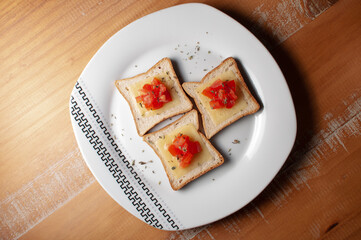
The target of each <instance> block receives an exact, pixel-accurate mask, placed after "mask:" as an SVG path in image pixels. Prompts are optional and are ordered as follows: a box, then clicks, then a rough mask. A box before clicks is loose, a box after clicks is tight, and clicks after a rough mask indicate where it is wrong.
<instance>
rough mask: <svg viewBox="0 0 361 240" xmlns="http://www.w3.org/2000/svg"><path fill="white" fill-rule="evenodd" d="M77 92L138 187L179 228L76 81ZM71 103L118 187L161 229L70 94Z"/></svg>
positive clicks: (82, 126)
mask: <svg viewBox="0 0 361 240" xmlns="http://www.w3.org/2000/svg"><path fill="white" fill-rule="evenodd" d="M75 87H76V89H77V90H78V93H79V94H80V95H81V97H82V99H83V100H84V103H85V104H86V106H87V107H88V109H89V111H90V112H92V116H93V117H94V119H95V120H96V122H97V123H98V124H99V127H100V128H101V129H102V131H103V133H104V135H105V136H106V137H107V139H108V140H109V143H110V144H111V145H112V146H113V147H114V150H115V151H116V152H117V154H118V156H119V158H120V160H121V161H122V162H123V163H124V164H125V165H126V166H127V168H128V170H129V172H130V173H131V174H132V175H133V177H134V178H135V179H136V181H137V183H138V184H139V187H141V188H142V190H143V191H144V193H145V194H146V195H147V196H148V197H149V199H150V200H151V201H152V202H153V203H154V205H155V206H156V207H157V209H158V210H159V212H160V213H161V214H162V215H163V217H164V218H165V219H166V220H167V221H168V223H169V224H170V225H171V226H172V227H173V228H174V229H176V230H178V229H179V226H178V225H177V224H176V223H175V221H174V220H173V219H172V218H171V217H170V215H169V214H168V213H167V212H166V210H165V209H164V208H163V206H162V205H161V204H160V203H159V201H158V199H157V198H156V197H155V196H154V194H153V193H152V192H151V191H150V190H149V188H148V187H147V186H146V185H145V184H144V182H143V181H142V179H141V178H140V177H139V176H138V174H137V172H136V171H135V170H134V168H133V167H132V166H131V164H130V163H129V161H128V160H127V159H126V157H125V156H124V155H123V154H122V151H121V150H120V149H119V147H118V145H117V144H116V143H115V141H114V139H113V137H112V136H111V135H110V133H109V131H108V129H107V128H106V127H105V125H104V123H103V121H102V120H101V119H100V117H99V115H98V114H97V112H96V110H95V109H94V107H93V105H92V104H91V103H90V101H89V98H88V97H87V96H86V94H85V92H84V91H83V89H82V87H81V86H80V84H79V83H78V82H77V83H76V85H75ZM71 104H72V107H71V109H72V111H71V114H72V115H73V117H74V120H75V121H76V122H77V123H78V126H79V127H80V128H81V129H82V131H83V133H84V134H85V137H86V138H87V139H88V141H89V143H90V144H91V145H92V147H93V149H94V150H95V151H96V152H97V154H98V155H99V157H100V158H101V160H102V161H103V162H104V164H105V166H106V167H107V168H108V170H109V172H110V173H111V174H112V176H113V177H114V179H115V180H116V182H117V183H118V184H119V186H120V188H121V189H122V190H123V192H124V194H126V195H127V197H128V199H129V201H130V202H131V203H132V205H133V206H134V207H135V208H136V209H137V211H138V212H139V213H140V215H141V216H142V218H143V219H144V221H145V222H146V223H148V224H149V225H151V226H154V227H157V228H159V229H163V226H162V224H160V223H159V220H158V219H156V217H155V216H154V214H153V213H152V212H151V211H150V209H149V208H148V207H147V206H146V204H145V203H144V202H143V200H142V198H141V197H140V196H139V194H138V193H137V191H136V189H134V187H133V186H132V185H131V184H130V182H129V181H128V180H127V178H126V176H125V175H124V174H123V171H122V170H121V169H120V168H119V166H118V164H117V163H116V162H115V161H114V159H113V158H112V156H111V155H110V153H109V151H108V150H107V148H106V146H105V145H104V144H103V142H102V141H101V140H100V139H99V137H98V136H97V134H96V133H95V131H94V130H93V127H92V126H91V124H90V123H89V121H88V119H87V118H86V117H85V115H84V113H83V112H82V110H81V108H80V107H79V105H78V103H77V102H76V100H75V99H74V97H73V96H71Z"/></svg>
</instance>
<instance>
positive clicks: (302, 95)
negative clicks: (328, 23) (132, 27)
mask: <svg viewBox="0 0 361 240" xmlns="http://www.w3.org/2000/svg"><path fill="white" fill-rule="evenodd" d="M219 9H220V10H221V11H223V12H224V13H226V14H228V15H229V16H231V17H232V18H234V19H235V20H237V21H238V22H239V23H241V24H242V25H243V26H245V27H246V28H247V29H249V30H250V31H251V32H252V33H253V34H254V35H255V36H256V37H257V38H258V39H259V40H260V41H261V42H262V43H263V44H264V45H265V46H266V48H267V49H268V50H269V51H270V52H271V54H272V56H273V57H274V59H275V60H276V62H277V64H278V65H279V67H280V68H281V71H282V73H283V74H284V76H285V78H286V81H287V84H288V87H289V89H290V92H291V95H292V98H293V101H294V105H295V109H296V116H297V136H296V141H295V145H294V147H293V149H292V151H291V153H290V155H289V157H288V159H287V161H286V163H285V164H284V166H283V167H282V169H281V170H280V171H279V173H278V174H277V175H276V177H275V179H273V181H272V182H271V183H270V184H269V185H268V186H267V187H266V189H265V190H263V192H262V193H260V194H259V195H258V196H257V197H256V198H255V199H254V200H253V201H252V202H250V203H249V204H248V205H246V206H245V207H244V208H242V209H241V210H239V211H238V212H236V213H234V214H232V215H231V216H230V217H228V218H232V217H235V216H234V215H236V216H237V215H239V216H241V215H243V214H245V213H250V212H252V211H255V210H257V211H259V210H258V209H256V208H255V207H256V206H261V205H263V204H266V203H267V202H269V201H270V199H271V198H272V197H274V196H276V195H278V194H280V195H284V192H283V190H282V189H283V188H284V187H285V186H289V185H290V184H292V183H290V178H292V176H295V177H297V176H296V174H297V169H298V168H299V166H300V164H301V163H302V161H303V159H304V156H303V155H304V154H302V153H303V152H304V151H305V148H306V146H307V145H308V143H309V142H310V141H311V137H312V136H313V135H314V133H315V128H314V122H315V120H314V119H315V117H314V108H313V106H312V102H313V100H312V97H311V96H312V93H311V90H310V89H309V87H308V86H307V82H306V80H307V76H305V75H304V74H303V71H302V66H300V65H299V64H297V60H296V59H295V58H294V57H293V56H292V52H291V51H288V50H287V49H286V48H285V46H284V45H282V44H279V41H278V39H275V37H274V35H273V34H272V33H271V32H268V31H267V30H264V29H262V28H261V27H260V26H259V25H258V23H257V22H253V21H251V20H249V19H247V18H245V17H244V16H241V15H239V14H238V13H235V12H233V11H232V10H231V9H225V8H219ZM275 94H277V93H275ZM284 131H287V129H284ZM270 161H272V159H270ZM226 219H227V218H226ZM214 224H220V223H219V222H216V223H214Z"/></svg>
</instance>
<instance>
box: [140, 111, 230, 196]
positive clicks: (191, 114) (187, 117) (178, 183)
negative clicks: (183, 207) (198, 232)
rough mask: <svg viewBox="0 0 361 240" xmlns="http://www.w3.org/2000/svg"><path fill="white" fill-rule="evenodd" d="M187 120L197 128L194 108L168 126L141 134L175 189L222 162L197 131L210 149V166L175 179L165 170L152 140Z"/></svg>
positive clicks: (217, 153)
mask: <svg viewBox="0 0 361 240" xmlns="http://www.w3.org/2000/svg"><path fill="white" fill-rule="evenodd" d="M191 118H192V119H191ZM188 122H192V123H193V124H194V125H195V127H196V129H198V128H199V122H198V114H197V111H196V110H194V109H193V110H192V111H190V112H188V113H186V114H185V115H184V116H182V117H181V118H179V119H178V120H177V121H175V122H173V123H172V124H169V125H168V126H166V127H164V128H162V129H160V130H158V131H155V132H153V133H149V134H146V135H144V136H143V140H144V141H145V142H146V143H148V145H149V146H150V147H151V148H152V149H153V150H154V152H155V153H156V154H157V156H158V157H159V159H160V160H161V162H162V165H163V168H164V170H165V172H166V174H167V177H168V179H169V183H170V185H171V187H172V189H173V190H175V191H177V190H179V189H181V188H182V187H183V186H185V185H186V184H188V183H189V182H191V181H193V180H195V179H197V178H198V177H200V176H202V175H203V174H205V173H207V172H209V171H210V170H212V169H214V168H216V167H218V166H220V165H222V164H223V162H224V159H223V156H222V155H221V154H220V153H219V152H218V151H217V149H215V148H214V146H213V145H212V144H211V143H210V142H209V140H208V139H207V138H206V137H205V136H204V135H203V134H202V133H201V132H199V131H198V133H199V135H200V136H201V139H202V141H203V142H204V143H205V144H206V146H207V148H208V150H209V151H210V153H211V155H212V157H213V159H212V164H211V165H210V166H208V167H207V168H205V169H204V170H202V171H198V172H196V173H195V174H193V175H189V176H182V177H181V178H179V179H175V178H174V177H173V175H172V173H171V172H170V171H168V170H167V166H166V163H165V161H166V160H165V159H164V158H163V156H162V155H161V153H160V151H159V149H158V148H157V146H156V144H155V142H154V141H155V140H156V139H157V136H158V135H159V134H166V133H167V132H170V131H172V130H174V129H176V128H177V127H178V126H182V125H185V124H188Z"/></svg>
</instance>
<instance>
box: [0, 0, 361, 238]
mask: <svg viewBox="0 0 361 240" xmlns="http://www.w3.org/2000/svg"><path fill="white" fill-rule="evenodd" d="M184 2H188V1H174V2H169V1H143V2H141V1H133V0H128V1H95V0H90V1H66V2H60V1H41V0H38V1H35V0H34V1H31V0H30V1H1V2H0V36H1V37H0V61H1V64H0V73H1V76H2V77H1V83H2V87H1V88H0V100H1V103H2V104H1V108H0V124H1V128H0V134H1V138H0V156H1V157H0V239H16V238H19V237H21V236H22V238H23V239H74V238H81V239H83V238H85V239H99V238H104V239H114V238H121V239H144V238H149V239H240V238H247V239H264V238H267V239H289V238H290V237H292V239H293V238H295V239H319V238H325V239H345V238H350V239H352V238H353V239H358V238H360V236H361V230H360V228H361V218H360V202H361V191H360V190H361V179H360V174H359V172H360V170H361V169H360V168H361V159H360V156H361V149H360V145H361V139H360V129H361V127H360V126H361V116H360V112H361V81H360V76H361V72H360V71H361V70H360V68H359V63H360V59H361V49H360V44H359V43H360V42H361V29H360V25H361V19H360V16H359V15H360V14H359V13H360V12H361V6H360V4H359V2H358V1H357V0H342V1H339V2H336V3H335V1H326V0H319V1H317V0H315V1H307V0H304V1H301V0H292V1H284V0H270V1H264V0H255V1H249V0H242V1H230V0H229V1H219V0H212V1H211V0H210V1H202V2H204V3H207V4H209V5H211V6H214V7H216V8H218V9H220V10H222V11H224V12H225V13H227V14H229V15H230V16H232V17H233V18H235V19H236V20H237V21H239V22H240V23H242V24H243V25H245V26H246V27H247V28H248V29H250V30H251V31H252V32H253V33H254V34H255V35H256V36H257V37H258V38H259V39H260V40H261V41H262V42H263V43H264V44H265V45H266V46H267V48H268V49H270V50H271V52H272V54H273V56H274V57H275V59H276V61H277V62H278V64H279V65H280V67H281V69H282V71H283V73H284V74H285V77H286V79H287V82H288V85H289V87H290V90H291V93H292V96H293V98H294V102H295V105H296V111H297V118H298V134H297V141H296V144H295V147H294V149H293V151H292V153H291V155H290V157H289V159H288V160H287V162H286V164H285V166H284V167H283V169H282V170H281V172H280V173H279V174H278V175H277V177H276V179H275V180H274V181H273V182H272V183H271V184H270V186H268V187H267V188H266V190H265V191H264V192H263V193H262V194H261V195H260V196H259V197H257V199H255V200H254V201H252V203H251V204H249V205H248V206H246V207H245V208H243V209H241V210H240V211H238V212H236V213H235V214H232V215H231V216H229V217H227V218H225V219H223V220H221V221H218V222H216V223H213V224H210V225H207V226H203V227H200V228H196V229H191V230H185V231H178V232H165V231H160V230H157V229H154V228H152V227H150V226H148V225H146V224H145V223H143V222H141V221H139V220H138V219H136V218H135V217H133V216H132V215H131V214H129V213H128V212H126V211H125V210H124V209H122V208H121V207H120V206H119V205H118V204H116V203H115V202H114V201H113V200H112V199H111V198H110V197H109V196H108V195H107V194H106V193H105V191H104V190H103V189H102V188H101V187H100V186H99V185H98V183H97V182H96V181H95V180H94V178H93V176H92V175H91V174H90V172H89V170H88V169H87V167H86V165H85V163H84V161H83V160H82V157H81V155H80V152H79V150H78V147H77V144H76V141H75V138H74V136H73V132H72V128H71V124H70V121H69V110H68V101H69V96H70V92H71V90H72V88H73V86H74V83H75V81H76V80H77V78H78V76H79V74H80V73H81V71H82V70H83V68H84V66H85V65H86V64H87V62H88V61H89V60H90V58H91V57H92V56H93V54H94V53H95V52H96V51H97V50H98V48H99V47H100V46H101V45H102V44H103V43H104V42H105V41H106V40H107V39H108V38H109V37H110V36H111V35H113V34H114V33H115V32H117V31H118V30H119V29H121V28H122V27H124V26H126V25H127V24H129V23H130V22H132V21H134V20H136V19H138V18H139V17H142V16H144V15H147V14H149V13H151V12H154V11H157V10H159V9H163V8H166V7H169V6H172V5H174V4H179V3H184ZM327 9H328V10H327ZM326 10H327V11H326Z"/></svg>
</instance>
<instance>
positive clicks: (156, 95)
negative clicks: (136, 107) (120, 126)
mask: <svg viewBox="0 0 361 240" xmlns="http://www.w3.org/2000/svg"><path fill="white" fill-rule="evenodd" d="M140 92H142V93H143V94H141V95H139V96H137V97H136V98H135V100H136V101H137V103H142V104H143V105H144V107H145V108H146V109H147V110H155V109H159V108H161V107H163V105H164V104H165V103H168V102H170V101H172V97H171V95H170V93H169V91H168V90H167V87H166V86H165V85H164V84H163V83H162V82H161V81H159V79H157V78H154V79H153V81H152V82H151V83H150V84H148V83H147V84H144V86H143V87H142V89H140Z"/></svg>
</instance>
